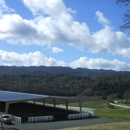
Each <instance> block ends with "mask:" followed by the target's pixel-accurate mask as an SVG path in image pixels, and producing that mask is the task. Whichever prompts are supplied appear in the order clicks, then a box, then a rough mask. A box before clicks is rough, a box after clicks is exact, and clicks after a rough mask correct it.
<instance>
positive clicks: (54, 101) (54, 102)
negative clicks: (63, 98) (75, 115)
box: [53, 99, 56, 107]
mask: <svg viewBox="0 0 130 130" xmlns="http://www.w3.org/2000/svg"><path fill="white" fill-rule="evenodd" d="M53 104H54V107H56V99H53Z"/></svg>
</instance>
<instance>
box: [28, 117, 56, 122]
mask: <svg viewBox="0 0 130 130" xmlns="http://www.w3.org/2000/svg"><path fill="white" fill-rule="evenodd" d="M52 120H54V116H37V117H28V122H44V121H52Z"/></svg>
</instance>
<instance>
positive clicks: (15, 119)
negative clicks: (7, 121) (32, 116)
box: [10, 115, 22, 123]
mask: <svg viewBox="0 0 130 130" xmlns="http://www.w3.org/2000/svg"><path fill="white" fill-rule="evenodd" d="M10 117H11V119H12V120H14V121H16V122H19V123H21V122H22V118H21V117H18V116H13V115H10Z"/></svg>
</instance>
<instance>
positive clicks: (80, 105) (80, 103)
mask: <svg viewBox="0 0 130 130" xmlns="http://www.w3.org/2000/svg"><path fill="white" fill-rule="evenodd" d="M79 108H80V112H81V111H82V101H81V100H80V101H79Z"/></svg>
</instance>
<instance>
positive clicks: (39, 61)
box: [0, 50, 66, 66]
mask: <svg viewBox="0 0 130 130" xmlns="http://www.w3.org/2000/svg"><path fill="white" fill-rule="evenodd" d="M0 64H3V65H24V66H40V65H44V66H66V63H65V62H63V61H57V60H56V59H54V58H52V57H50V58H47V57H45V56H44V55H43V54H42V53H41V52H39V51H37V52H33V53H31V52H30V53H28V54H26V53H23V54H18V53H16V52H7V51H3V50H0Z"/></svg>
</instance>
